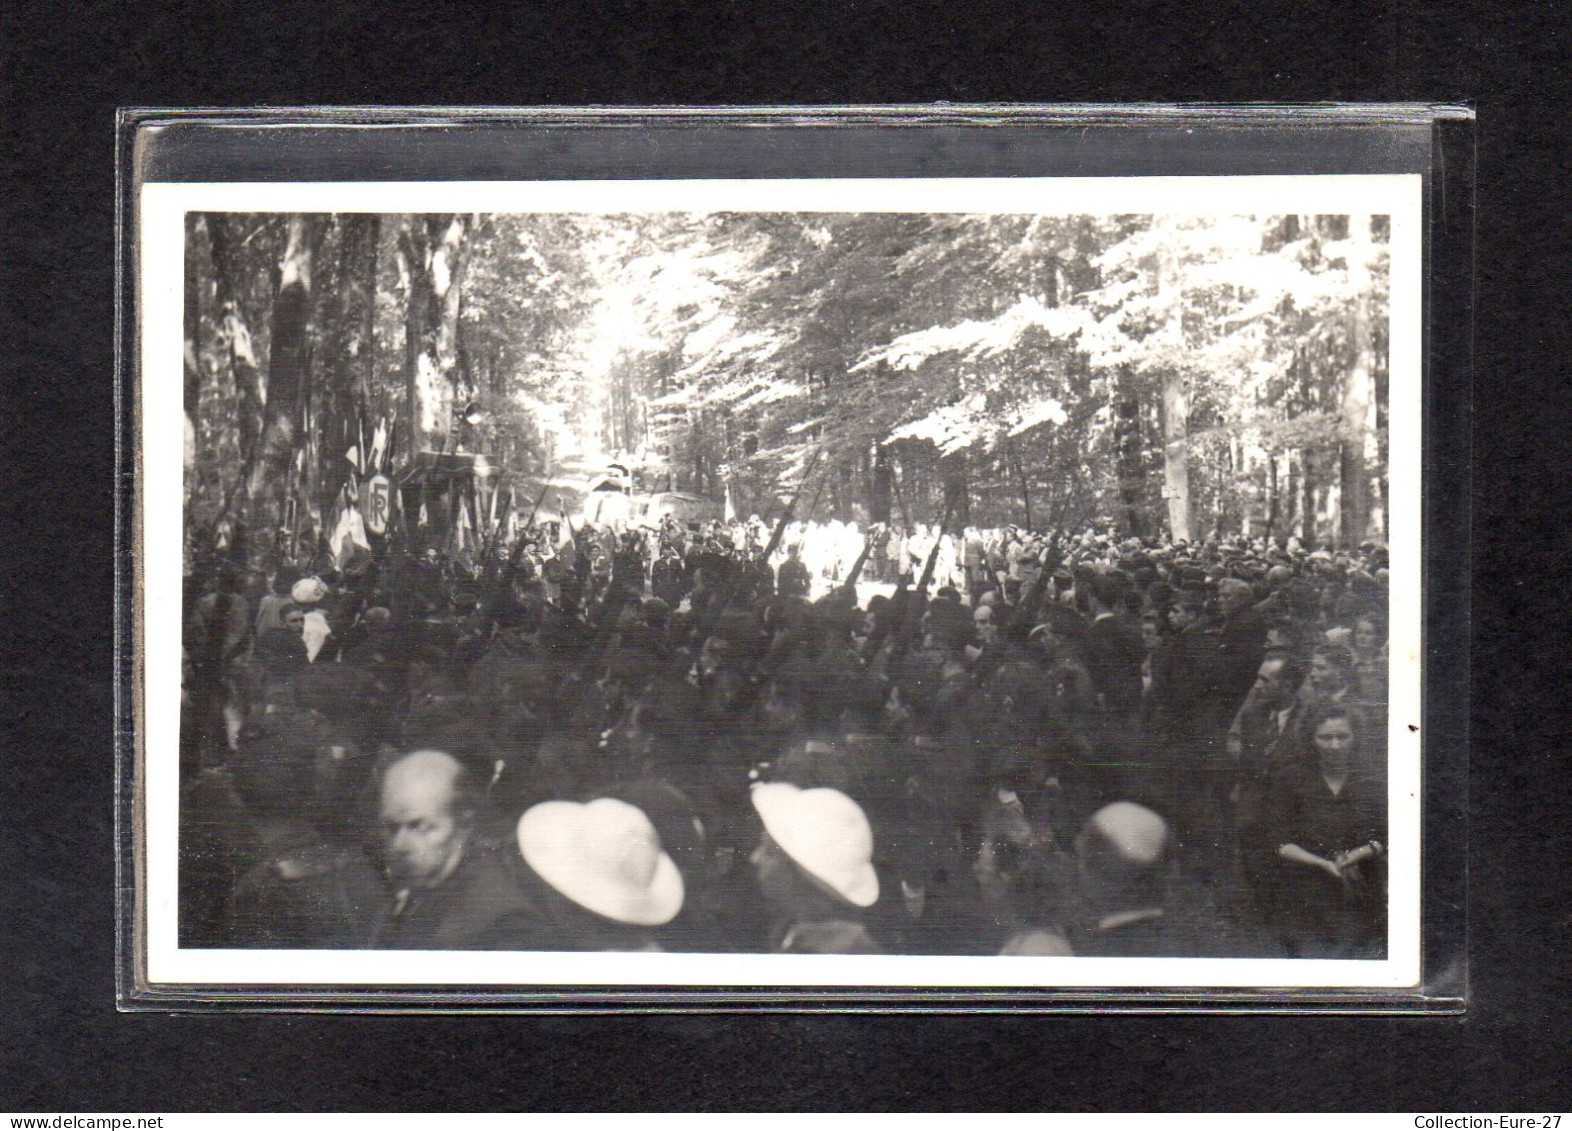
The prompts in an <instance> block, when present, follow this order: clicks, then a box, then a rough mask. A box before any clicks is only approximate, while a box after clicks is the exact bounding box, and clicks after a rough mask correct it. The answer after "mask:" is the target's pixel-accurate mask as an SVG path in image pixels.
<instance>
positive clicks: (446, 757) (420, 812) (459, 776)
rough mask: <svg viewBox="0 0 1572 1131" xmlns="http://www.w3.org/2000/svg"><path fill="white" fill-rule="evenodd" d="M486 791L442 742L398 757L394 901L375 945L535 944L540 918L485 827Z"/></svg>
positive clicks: (386, 781)
mask: <svg viewBox="0 0 1572 1131" xmlns="http://www.w3.org/2000/svg"><path fill="white" fill-rule="evenodd" d="M480 804H481V794H480V791H479V789H478V787H477V785H476V783H475V782H474V780H473V779H472V777H471V776H470V774H469V773H468V772H467V771H466V770H465V769H464V767H463V766H462V765H461V764H460V763H459V761H458V759H456V758H454V757H453V756H452V755H451V754H448V753H446V752H444V751H441V750H415V751H413V752H411V753H408V754H404V755H402V756H400V757H399V758H398V759H396V760H395V761H393V762H392V763H391V764H389V765H388V767H387V769H386V772H385V773H384V774H383V778H382V791H381V799H380V806H379V818H380V821H381V829H382V846H383V867H384V869H385V870H386V874H387V879H388V883H389V885H390V886H391V887H392V889H393V897H392V901H391V903H390V904H389V906H388V908H387V910H386V911H385V913H384V914H383V917H382V921H381V923H380V924H379V925H378V927H377V931H376V935H375V941H374V942H373V943H372V946H373V947H376V948H379V949H397V950H528V949H531V940H532V938H533V937H534V935H535V933H536V930H537V925H538V922H539V919H538V915H537V913H536V911H535V909H534V908H533V907H532V906H531V905H530V903H529V901H528V899H527V898H526V897H525V896H524V894H523V893H522V891H520V889H519V887H518V885H517V884H516V883H514V882H513V880H512V878H511V877H510V876H509V875H508V873H507V871H506V868H505V866H504V864H503V862H502V860H501V858H500V856H499V855H498V854H497V853H495V852H492V851H489V850H487V849H486V848H485V847H483V846H482V845H481V844H480V843H479V842H478V840H477V838H476V836H475V824H476V821H475V818H476V815H477V812H478V810H479V808H480Z"/></svg>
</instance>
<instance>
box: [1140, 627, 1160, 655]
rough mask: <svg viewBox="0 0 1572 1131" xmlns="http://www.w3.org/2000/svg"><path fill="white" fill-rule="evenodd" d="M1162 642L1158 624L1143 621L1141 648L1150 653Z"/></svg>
mask: <svg viewBox="0 0 1572 1131" xmlns="http://www.w3.org/2000/svg"><path fill="white" fill-rule="evenodd" d="M1161 642H1162V635H1161V634H1160V633H1159V632H1158V631H1157V623H1156V622H1155V621H1149V620H1143V621H1142V622H1141V646H1142V647H1143V648H1145V649H1146V650H1147V651H1148V652H1150V651H1152V650H1153V649H1154V648H1156V647H1157V645H1158V644H1160V643H1161Z"/></svg>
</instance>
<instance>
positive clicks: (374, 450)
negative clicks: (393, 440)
mask: <svg viewBox="0 0 1572 1131" xmlns="http://www.w3.org/2000/svg"><path fill="white" fill-rule="evenodd" d="M387 451H388V426H387V422H386V421H384V420H378V421H377V428H376V431H375V432H373V433H372V434H371V458H370V460H368V461H367V463H368V465H369V467H370V469H371V470H372V471H374V472H377V473H380V472H381V471H382V470H383V469H382V458H383V457H384V456H385V455H387Z"/></svg>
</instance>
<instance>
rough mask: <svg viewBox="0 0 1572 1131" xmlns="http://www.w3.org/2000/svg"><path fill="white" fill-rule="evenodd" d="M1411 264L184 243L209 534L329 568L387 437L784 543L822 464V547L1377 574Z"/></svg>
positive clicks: (698, 219)
mask: <svg viewBox="0 0 1572 1131" xmlns="http://www.w3.org/2000/svg"><path fill="white" fill-rule="evenodd" d="M1387 231H1388V227H1387V222H1386V219H1385V218H1384V217H1380V216H1375V217H1372V216H1368V215H1367V216H1352V217H1350V216H1297V215H1288V216H1242V215H1220V216H1215V217H1201V218H1192V217H1183V218H1180V217H1174V216H1165V215H1158V216H1151V215H1140V216H1117V217H1093V216H1047V215H951V214H894V213H889V214H886V213H743V212H727V213H707V214H682V213H626V214H610V215H605V214H570V215H563V214H507V215H429V214H424V215H383V216H364V215H284V214H268V215H241V214H217V213H214V214H193V215H191V216H190V217H188V221H187V249H186V254H187V295H186V338H187V343H186V344H187V363H186V368H187V372H186V410H187V416H188V422H189V424H190V426H191V436H192V439H193V441H194V453H193V459H192V460H191V461H190V464H189V471H188V502H189V507H190V510H191V514H192V518H193V519H194V520H195V521H197V522H199V523H213V522H216V521H220V520H222V519H224V518H228V517H242V516H243V517H246V518H248V519H250V520H251V521H253V522H260V523H263V524H270V523H273V522H277V523H280V524H294V526H295V527H296V528H297V529H299V530H303V531H305V537H306V540H307V541H308V542H310V541H311V540H312V539H313V538H314V537H320V536H321V535H322V534H323V532H325V531H326V530H327V529H329V528H330V527H331V522H332V513H331V512H332V511H333V509H334V507H335V506H336V505H341V503H342V495H341V492H342V491H343V490H344V488H345V486H346V482H347V481H349V480H351V479H352V478H353V476H354V474H356V473H358V474H365V473H366V471H367V468H366V456H367V452H368V450H369V448H370V446H371V439H372V436H373V435H374V434H375V433H376V432H377V428H378V425H379V424H381V425H383V426H384V430H385V431H386V433H387V436H388V440H387V442H386V444H385V445H384V446H383V448H382V449H381V451H382V453H383V457H384V460H385V461H386V462H387V463H388V465H389V466H394V465H396V464H397V463H398V462H399V461H400V460H407V459H408V457H409V455H410V453H411V452H412V451H416V450H428V449H438V450H448V451H452V450H456V449H459V448H463V449H465V450H470V451H485V452H487V453H488V454H489V455H490V456H491V458H492V460H493V462H494V463H495V464H496V465H497V466H498V467H499V468H500V469H501V472H502V474H503V476H504V477H505V478H507V479H508V480H510V481H512V482H516V483H517V484H519V485H520V486H521V487H523V486H525V485H526V484H527V483H533V482H538V481H539V479H540V477H542V476H544V475H546V474H549V473H560V470H561V468H563V467H565V466H573V467H581V468H582V467H590V466H593V465H595V464H596V463H597V462H598V463H604V462H608V461H610V460H612V459H616V460H619V461H621V462H623V463H625V464H627V465H628V466H629V467H630V468H632V469H633V471H634V473H635V476H636V477H637V478H638V479H639V480H640V482H641V483H642V485H644V486H645V487H647V488H650V489H675V490H688V491H694V492H698V493H701V494H706V495H710V496H712V497H715V498H719V497H720V496H721V495H722V494H723V493H727V492H729V493H730V495H731V497H732V498H734V499H735V500H736V504H737V506H738V508H739V510H745V511H753V512H757V513H761V514H763V513H766V512H771V511H774V510H776V509H778V507H779V501H780V500H781V499H782V498H784V497H785V496H787V495H789V494H790V492H791V491H792V490H793V489H794V486H795V484H796V483H797V481H798V480H799V479H800V478H801V477H802V476H803V475H804V473H805V470H806V469H807V468H808V466H809V464H810V462H813V461H815V460H817V462H816V464H815V466H816V468H822V469H823V470H822V472H816V474H822V475H823V476H824V479H825V487H824V490H823V491H822V492H821V498H820V501H819V502H818V503H817V505H818V506H819V508H820V516H819V517H830V516H831V513H832V512H833V514H834V515H835V516H836V517H842V518H857V519H861V520H867V519H870V518H871V519H880V520H882V519H885V518H890V517H894V518H895V519H897V520H900V519H902V518H904V520H905V521H908V522H917V521H928V522H931V521H934V520H935V519H936V518H937V517H938V515H939V514H940V513H941V511H943V509H944V508H945V507H946V506H947V505H948V506H950V507H952V508H954V510H953V511H952V513H953V514H954V515H955V516H957V521H970V522H973V523H978V524H1000V523H1004V522H1015V523H1027V522H1029V523H1031V524H1033V525H1036V526H1039V527H1046V526H1059V525H1077V526H1086V525H1092V524H1098V525H1105V526H1108V527H1111V528H1113V529H1116V530H1119V531H1122V532H1127V533H1135V534H1142V535H1144V534H1156V533H1173V534H1182V535H1184V536H1188V537H1192V538H1205V537H1212V536H1215V535H1227V534H1232V533H1238V532H1249V533H1257V534H1259V533H1269V534H1275V535H1278V536H1286V535H1288V534H1297V535H1299V536H1300V537H1301V538H1302V539H1305V540H1306V541H1332V540H1340V541H1360V540H1363V539H1365V538H1371V537H1374V538H1379V537H1381V536H1382V534H1383V531H1384V525H1385V517H1386V510H1387V505H1386V489H1385V484H1386V469H1385V440H1384V436H1385V416H1386V329H1385V328H1386V322H1387V295H1388V274H1389V271H1388V254H1387V250H1388V249H1387ZM461 418H464V419H461ZM350 453H353V454H350ZM346 457H348V458H346ZM1176 500H1177V501H1178V502H1182V506H1181V505H1178V503H1176Z"/></svg>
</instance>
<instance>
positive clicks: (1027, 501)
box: [1005, 438, 1034, 530]
mask: <svg viewBox="0 0 1572 1131" xmlns="http://www.w3.org/2000/svg"><path fill="white" fill-rule="evenodd" d="M1012 463H1013V464H1014V465H1015V473H1016V475H1017V476H1019V477H1020V481H1021V509H1022V510H1023V511H1024V512H1025V514H1026V523H1025V524H1026V529H1027V530H1032V529H1034V527H1033V525H1032V492H1031V488H1030V487H1029V486H1027V483H1026V465H1025V464H1023V463H1022V462H1021V454H1020V453H1019V452H1017V451H1016V450H1015V441H1013V440H1011V439H1009V438H1006V439H1005V464H1006V467H1005V473H1006V474H1008V473H1009V466H1008V465H1009V464H1012Z"/></svg>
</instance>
